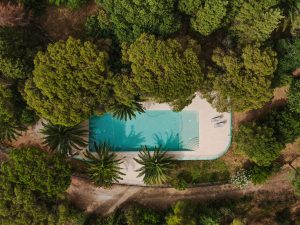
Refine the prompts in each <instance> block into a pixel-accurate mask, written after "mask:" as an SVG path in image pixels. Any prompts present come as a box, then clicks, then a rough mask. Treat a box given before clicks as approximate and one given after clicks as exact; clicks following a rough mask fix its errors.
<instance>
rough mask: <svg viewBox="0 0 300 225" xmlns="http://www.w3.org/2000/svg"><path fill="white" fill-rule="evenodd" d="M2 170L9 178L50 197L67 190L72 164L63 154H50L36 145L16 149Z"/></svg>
mask: <svg viewBox="0 0 300 225" xmlns="http://www.w3.org/2000/svg"><path fill="white" fill-rule="evenodd" d="M9 156H10V158H9V161H8V163H5V164H3V166H2V167H1V171H2V172H3V173H5V174H6V176H8V178H9V180H10V181H12V182H15V183H17V184H19V185H24V186H26V187H28V188H29V189H30V190H33V191H36V192H39V193H41V194H43V195H46V196H48V197H52V196H57V195H58V194H60V193H62V192H64V191H66V189H67V188H68V187H69V185H70V183H71V169H70V165H69V164H68V163H66V162H65V161H64V159H63V158H62V157H61V156H58V155H54V156H50V155H48V154H47V153H45V152H43V151H42V150H40V149H38V148H34V147H30V148H21V149H14V150H13V151H11V153H10V155H9Z"/></svg>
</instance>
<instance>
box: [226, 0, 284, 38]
mask: <svg viewBox="0 0 300 225" xmlns="http://www.w3.org/2000/svg"><path fill="white" fill-rule="evenodd" d="M278 2H279V1H278V0H264V1H260V0H253V1H244V3H243V4H242V5H241V8H240V9H239V11H238V13H237V15H236V16H235V17H234V19H233V26H232V30H233V32H234V33H235V35H236V36H237V37H238V38H239V42H240V43H255V42H263V41H266V40H267V39H268V38H269V37H270V36H271V33H272V32H273V31H274V30H275V29H276V28H277V27H278V26H279V24H280V21H281V19H283V18H284V17H283V16H282V13H281V11H280V9H279V8H278V7H275V6H276V5H277V4H278Z"/></svg>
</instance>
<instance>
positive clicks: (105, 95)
mask: <svg viewBox="0 0 300 225" xmlns="http://www.w3.org/2000/svg"><path fill="white" fill-rule="evenodd" d="M107 62H108V54H107V53H106V52H104V51H101V50H99V49H98V47H97V46H96V45H94V44H92V43H91V42H84V43H83V42H81V41H80V40H75V39H73V38H71V37H70V38H69V39H68V40H67V41H66V42H64V41H59V42H56V43H54V44H50V45H48V48H47V51H46V52H39V53H38V54H37V56H36V58H35V68H34V71H33V77H32V78H30V79H28V80H27V82H26V85H25V94H24V96H25V99H26V101H27V103H28V105H30V106H31V107H32V108H33V109H35V110H36V111H37V113H38V114H39V115H40V116H42V117H43V118H45V119H47V120H49V121H50V122H52V123H53V124H59V125H64V126H73V125H76V124H78V123H80V122H81V121H82V120H85V119H87V118H89V116H91V115H92V114H94V113H95V112H98V113H99V114H101V113H103V112H104V111H105V108H106V107H107V105H113V103H115V101H114V98H113V96H111V85H110V84H109V82H108V79H109V78H110V76H111V72H110V71H109V68H108V65H107Z"/></svg>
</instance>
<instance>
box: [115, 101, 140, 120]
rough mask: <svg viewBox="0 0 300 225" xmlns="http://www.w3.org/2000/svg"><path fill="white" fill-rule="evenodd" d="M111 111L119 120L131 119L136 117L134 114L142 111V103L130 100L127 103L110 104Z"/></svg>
mask: <svg viewBox="0 0 300 225" xmlns="http://www.w3.org/2000/svg"><path fill="white" fill-rule="evenodd" d="M111 112H112V114H113V116H114V117H116V118H117V119H119V120H125V121H126V120H127V119H130V120H131V119H132V118H135V117H136V114H137V113H138V114H141V113H144V112H145V111H144V108H143V105H142V104H141V103H139V102H132V103H131V104H129V105H125V104H119V103H118V104H116V105H114V106H112V108H111Z"/></svg>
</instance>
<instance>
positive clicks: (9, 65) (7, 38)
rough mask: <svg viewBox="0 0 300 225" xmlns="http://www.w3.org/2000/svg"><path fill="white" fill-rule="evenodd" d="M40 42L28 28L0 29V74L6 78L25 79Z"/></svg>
mask: <svg viewBox="0 0 300 225" xmlns="http://www.w3.org/2000/svg"><path fill="white" fill-rule="evenodd" d="M40 46H41V41H40V39H39V37H38V36H37V35H36V31H34V30H30V29H28V28H20V27H17V28H3V27H2V28H0V72H1V73H2V74H3V75H4V76H5V77H8V78H13V79H19V78H26V77H27V76H28V75H29V74H30V73H31V71H32V69H33V58H34V56H35V54H36V53H37V51H38V50H39V49H40Z"/></svg>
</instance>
